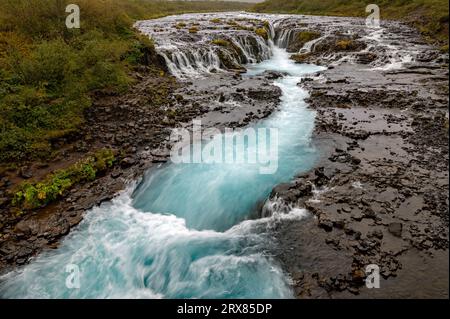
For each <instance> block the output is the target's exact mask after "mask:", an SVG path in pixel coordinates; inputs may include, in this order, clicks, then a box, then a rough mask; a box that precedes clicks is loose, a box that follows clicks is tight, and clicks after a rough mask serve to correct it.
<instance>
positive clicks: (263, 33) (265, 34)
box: [255, 28, 269, 40]
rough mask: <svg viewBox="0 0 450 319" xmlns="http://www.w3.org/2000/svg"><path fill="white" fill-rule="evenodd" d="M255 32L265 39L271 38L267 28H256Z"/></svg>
mask: <svg viewBox="0 0 450 319" xmlns="http://www.w3.org/2000/svg"><path fill="white" fill-rule="evenodd" d="M255 33H256V34H257V35H259V36H260V37H262V38H263V39H264V40H269V33H268V32H267V30H266V29H265V28H257V29H256V30H255Z"/></svg>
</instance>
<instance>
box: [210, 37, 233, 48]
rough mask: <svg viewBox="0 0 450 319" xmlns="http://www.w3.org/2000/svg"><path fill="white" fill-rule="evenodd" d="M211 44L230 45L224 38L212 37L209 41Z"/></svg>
mask: <svg viewBox="0 0 450 319" xmlns="http://www.w3.org/2000/svg"><path fill="white" fill-rule="evenodd" d="M211 43H212V44H214V45H218V46H222V47H229V46H231V43H230V41H228V40H225V39H214V40H212V41H211Z"/></svg>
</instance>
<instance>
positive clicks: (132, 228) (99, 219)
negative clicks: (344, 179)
mask: <svg viewBox="0 0 450 319" xmlns="http://www.w3.org/2000/svg"><path fill="white" fill-rule="evenodd" d="M271 49H272V56H271V57H270V59H268V60H265V61H263V62H261V63H258V64H252V65H248V72H247V74H246V75H245V76H254V75H256V74H259V73H261V72H264V71H265V70H275V71H282V72H286V73H288V75H286V76H284V77H282V78H279V79H278V80H275V85H277V86H279V87H280V88H281V90H282V103H281V105H280V109H279V110H277V111H275V112H274V113H273V114H272V115H271V116H270V117H268V118H267V119H265V120H262V121H260V122H258V123H254V124H253V125H252V127H255V128H264V127H267V128H276V129H278V153H279V154H278V155H279V156H278V169H277V171H276V172H275V173H274V174H260V171H259V165H257V164H234V165H231V164H173V163H167V164H164V165H161V166H159V167H156V168H153V169H151V170H150V171H149V172H147V174H146V176H144V178H143V179H142V181H141V182H140V183H136V184H135V185H133V186H130V188H129V189H128V190H127V191H125V192H123V193H122V194H121V195H120V196H118V197H117V198H115V199H114V200H112V201H111V202H107V203H104V204H102V205H101V206H100V207H95V208H93V209H92V210H90V211H88V212H87V213H86V215H85V218H84V220H83V221H82V222H81V224H80V225H79V226H78V227H77V228H76V229H74V230H73V231H72V232H71V233H70V234H69V235H68V236H67V237H66V238H65V239H64V240H63V242H62V243H61V245H60V247H59V248H58V249H55V250H53V251H48V252H44V253H42V254H41V255H39V256H38V257H37V258H36V259H34V260H33V261H32V262H31V263H30V264H29V265H26V266H24V267H23V268H21V269H19V270H18V271H16V272H12V273H9V274H7V275H5V276H3V278H1V284H0V296H2V297H7V298H158V297H160V298H290V297H292V291H291V288H290V285H289V278H288V276H287V275H286V274H285V273H283V271H282V270H281V267H280V266H279V265H278V264H277V262H276V261H275V260H274V259H273V258H272V257H271V255H270V253H269V251H270V250H271V248H273V247H272V246H271V245H274V244H273V241H272V240H271V228H272V227H273V226H274V225H276V223H278V222H280V220H285V219H292V218H303V217H304V216H305V215H306V214H307V213H306V212H305V211H303V210H301V209H296V208H294V209H291V210H290V211H289V212H288V213H280V212H278V211H277V210H273V211H272V215H271V216H270V217H264V218H259V219H252V217H253V216H254V213H255V211H256V210H257V209H258V207H259V208H260V207H261V205H262V204H263V203H264V202H265V201H266V199H267V197H268V195H269V194H270V192H271V190H272V188H273V187H274V186H275V185H277V184H279V183H281V182H287V181H289V180H290V179H291V178H292V177H293V176H294V175H295V174H297V173H300V172H302V171H306V170H308V169H310V168H311V167H312V166H313V165H314V162H315V160H316V158H317V152H316V150H315V149H314V148H313V147H312V146H311V144H310V138H311V133H312V130H313V127H314V116H315V114H314V112H313V111H312V110H309V109H307V107H306V104H305V102H304V99H305V97H307V92H306V91H305V90H303V89H302V88H301V87H299V86H298V85H297V83H299V81H300V79H301V77H302V76H303V75H304V74H308V73H313V72H316V71H318V70H320V69H321V68H320V67H317V66H313V65H302V64H295V63H293V62H292V61H291V60H289V55H288V53H286V52H285V50H284V49H281V48H278V47H272V48H271ZM266 206H270V203H266ZM74 267H75V268H74ZM73 269H76V271H75V273H72V274H71V273H70V272H67V271H69V270H71V271H73ZM74 275H79V277H77V278H79V281H76V280H75V281H73V278H74V277H73V276H74ZM71 280H72V281H71ZM74 282H75V284H77V283H79V288H76V287H75V288H74V287H73V283H74ZM68 286H69V287H70V288H68ZM76 286H77V285H76ZM71 288H72V289H71Z"/></svg>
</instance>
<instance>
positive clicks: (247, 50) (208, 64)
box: [135, 17, 275, 78]
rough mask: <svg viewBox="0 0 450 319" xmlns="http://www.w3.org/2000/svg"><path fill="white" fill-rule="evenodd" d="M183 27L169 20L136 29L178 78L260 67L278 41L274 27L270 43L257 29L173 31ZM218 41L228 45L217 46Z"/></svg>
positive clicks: (141, 23)
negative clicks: (152, 45)
mask: <svg viewBox="0 0 450 319" xmlns="http://www.w3.org/2000/svg"><path fill="white" fill-rule="evenodd" d="M161 22H166V23H165V24H161ZM208 22H209V20H208ZM179 23H180V21H179V20H173V17H167V18H163V19H160V20H158V21H155V20H148V21H139V22H138V23H136V25H135V27H137V28H138V29H139V30H140V31H141V32H142V33H144V34H146V35H148V36H149V37H151V38H152V39H153V41H154V42H155V47H156V49H157V51H158V53H159V54H160V55H161V56H162V57H163V58H164V60H165V62H166V64H167V67H168V69H169V71H170V72H171V73H172V74H173V75H174V76H176V77H177V78H192V77H194V78H195V77H199V76H203V75H207V74H209V73H212V72H218V71H226V70H227V69H236V68H241V67H242V66H243V65H244V64H247V63H252V64H253V63H258V62H261V61H264V60H267V59H270V57H271V56H272V49H271V46H272V43H271V42H272V39H273V38H274V37H275V29H274V27H273V25H272V24H271V23H268V24H266V25H265V27H266V30H267V32H268V37H269V39H267V40H266V39H264V38H263V37H262V36H260V35H258V34H256V32H255V30H256V29H255V28H256V27H247V28H245V27H244V28H242V29H240V30H229V29H226V28H223V29H220V31H219V30H215V29H212V30H211V29H204V30H201V31H198V32H194V33H190V32H187V30H184V29H177V28H171V27H170V25H171V24H172V26H173V25H174V24H179ZM168 25H169V27H167V26H168ZM216 40H223V41H224V42H223V43H216V44H215V43H214V41H216ZM227 43H228V45H227Z"/></svg>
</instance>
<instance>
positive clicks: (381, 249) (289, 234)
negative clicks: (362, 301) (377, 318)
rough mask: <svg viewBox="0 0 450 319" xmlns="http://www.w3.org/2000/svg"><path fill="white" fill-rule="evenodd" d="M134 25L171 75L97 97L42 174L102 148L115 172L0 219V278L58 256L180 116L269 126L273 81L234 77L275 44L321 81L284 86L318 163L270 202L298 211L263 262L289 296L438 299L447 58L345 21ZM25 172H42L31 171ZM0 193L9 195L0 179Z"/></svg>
mask: <svg viewBox="0 0 450 319" xmlns="http://www.w3.org/2000/svg"><path fill="white" fill-rule="evenodd" d="M136 26H137V27H138V28H139V29H140V30H141V31H142V32H143V33H145V34H148V35H150V36H152V37H153V38H154V40H155V43H156V47H157V50H158V52H159V54H160V56H159V62H158V63H160V64H161V68H162V70H164V71H165V72H166V73H167V72H170V73H171V74H173V75H176V77H173V76H167V75H164V76H162V75H160V74H159V73H158V74H156V73H154V72H153V71H152V70H150V68H149V67H146V66H143V67H142V69H141V70H137V71H136V74H135V77H136V78H137V79H138V80H139V82H138V84H137V85H136V86H135V88H134V89H133V90H132V92H131V93H129V94H127V95H125V96H108V95H106V96H99V97H98V98H97V99H96V101H97V102H96V105H95V106H94V107H93V108H91V109H90V110H88V114H87V119H88V122H87V123H86V125H85V127H84V129H83V134H82V138H81V139H80V140H79V141H76V142H74V143H72V144H71V148H68V150H67V152H66V153H65V154H64V156H62V158H60V160H59V162H56V163H53V164H52V165H50V167H55V166H58V165H59V163H60V162H63V161H70V160H72V161H73V160H75V159H76V158H78V157H79V156H80V154H84V153H85V152H87V151H88V150H89V149H91V148H93V147H110V148H113V149H116V150H117V152H118V153H120V162H119V163H118V164H117V165H116V166H115V167H114V168H113V169H112V170H111V171H109V172H107V173H106V174H105V176H103V177H101V178H99V179H97V180H95V181H94V182H92V183H87V184H84V185H79V186H78V187H75V188H74V189H73V190H72V191H71V192H70V193H69V194H66V196H65V197H64V199H63V200H61V201H59V202H57V203H54V204H52V205H50V206H47V207H45V208H42V209H39V210H36V211H33V212H31V213H30V214H28V215H26V216H25V217H18V216H13V215H10V214H2V220H1V223H2V233H1V237H0V269H1V270H3V271H5V270H8V269H11V267H14V266H17V265H22V264H24V263H27V262H28V261H29V260H30V258H32V257H33V256H35V255H36V254H38V253H39V252H41V251H42V249H47V248H55V247H57V245H58V242H59V240H60V239H61V238H62V237H63V236H64V235H66V234H67V233H68V232H69V231H70V229H71V228H72V227H75V226H76V225H77V224H78V223H79V222H80V221H81V220H82V218H83V214H84V212H85V211H86V210H88V209H89V208H91V207H93V206H94V205H98V204H99V203H101V202H103V201H106V200H109V199H111V198H112V197H114V196H115V195H116V194H117V192H119V191H120V190H122V189H124V188H125V186H126V185H127V183H128V182H130V181H132V180H135V179H138V178H139V177H140V176H142V174H143V172H144V171H145V170H147V169H148V168H149V167H151V166H153V165H159V164H160V163H162V162H165V161H167V158H168V153H169V149H170V146H171V145H170V141H169V135H170V132H171V128H174V127H180V126H189V125H190V121H191V120H192V119H194V118H201V119H202V124H203V125H205V126H211V127H219V128H221V127H237V126H245V125H247V124H248V123H251V122H254V121H257V120H258V119H261V118H264V117H267V116H269V115H270V114H271V113H272V112H273V111H274V110H276V108H277V106H278V103H279V98H280V94H281V92H280V89H279V88H278V87H276V86H274V85H272V82H273V80H274V79H275V78H277V77H280V76H282V74H278V73H276V72H266V73H264V74H262V75H260V76H257V77H252V78H248V77H243V76H242V72H244V71H245V69H244V68H245V63H249V62H260V61H262V60H264V59H267V58H268V57H269V56H270V54H271V52H270V48H271V46H270V45H271V42H273V43H274V44H275V45H278V46H279V47H282V48H286V50H287V51H288V52H290V53H292V59H294V60H295V61H297V62H299V63H314V64H319V65H323V66H326V67H327V70H325V71H322V72H320V73H318V74H314V75H312V76H310V77H307V78H304V79H303V80H302V81H301V83H299V84H298V85H299V86H301V87H304V88H306V89H307V90H308V91H309V92H310V98H309V100H308V103H309V106H310V107H311V108H312V109H314V110H316V112H317V115H316V125H315V131H314V137H313V142H314V144H315V145H316V148H317V149H320V151H321V159H320V161H319V163H318V165H317V167H316V168H314V169H313V170H312V171H311V172H308V173H306V174H302V175H301V176H298V177H296V178H295V179H294V180H293V181H292V182H290V183H288V184H282V185H279V186H277V187H276V188H275V189H274V190H273V192H272V196H271V199H270V200H271V202H278V203H279V205H278V206H277V207H279V209H283V207H284V208H285V210H288V209H292V208H293V207H295V208H306V209H307V210H308V211H309V212H311V216H310V217H309V218H307V219H306V220H305V219H303V220H290V221H289V222H286V223H281V224H279V225H278V227H277V228H276V229H274V237H275V239H276V241H277V249H276V250H275V251H274V252H273V254H274V255H275V256H276V257H277V258H278V260H279V261H280V262H281V263H282V265H283V267H284V269H285V271H286V272H287V273H289V274H290V277H291V278H292V285H293V287H294V292H295V295H296V296H297V297H299V298H305V297H308V298H330V297H332V298H355V297H381V298H395V297H409V298H418V297H448V97H447V94H448V54H442V53H441V52H439V50H437V49H435V48H433V47H431V46H429V45H428V44H427V43H425V42H423V41H422V40H421V39H420V38H419V36H418V33H417V32H415V31H414V30H412V29H410V28H408V27H406V26H404V25H402V24H399V23H396V22H383V23H382V27H381V28H379V29H371V28H368V27H366V26H365V23H364V20H362V19H353V18H334V17H310V16H289V15H250V14H245V13H242V14H235V13H230V14H202V15H182V16H176V17H169V18H166V19H160V20H151V21H142V22H138V23H137V24H136ZM26 172H31V173H30V174H31V175H37V174H40V173H39V168H37V167H35V166H31V167H28V168H27V170H26ZM22 175H27V174H22ZM21 178H22V179H25V178H28V177H27V176H22V177H21ZM10 179H11V178H10ZM2 183H3V184H5V185H3V186H4V187H6V189H7V188H8V185H9V184H10V181H9V180H8V177H5V178H4V179H3V181H2ZM2 205H3V206H2V210H3V209H4V210H5V212H6V211H7V210H8V209H9V206H8V205H9V204H8V202H5V203H3V204H2ZM368 264H376V265H378V266H379V267H380V271H381V275H382V278H383V280H382V282H381V288H380V289H371V290H369V289H367V288H366V287H365V285H364V279H365V277H366V274H365V267H366V266H367V265H368Z"/></svg>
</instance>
